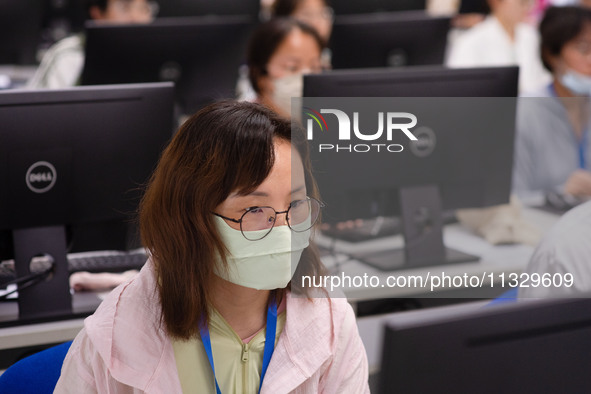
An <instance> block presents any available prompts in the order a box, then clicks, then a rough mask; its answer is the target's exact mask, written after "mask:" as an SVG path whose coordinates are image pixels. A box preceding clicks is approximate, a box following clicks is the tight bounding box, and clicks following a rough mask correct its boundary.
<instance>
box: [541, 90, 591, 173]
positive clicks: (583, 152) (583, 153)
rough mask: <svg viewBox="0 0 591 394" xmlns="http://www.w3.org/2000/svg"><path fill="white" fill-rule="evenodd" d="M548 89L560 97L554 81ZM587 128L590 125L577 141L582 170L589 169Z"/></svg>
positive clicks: (553, 94)
mask: <svg viewBox="0 0 591 394" xmlns="http://www.w3.org/2000/svg"><path fill="white" fill-rule="evenodd" d="M548 90H549V92H550V94H551V95H552V96H554V97H558V94H557V93H556V89H555V88H554V83H551V84H550V86H548ZM587 130H588V127H585V129H584V130H583V135H582V136H581V139H580V140H579V141H577V148H578V151H579V168H580V169H582V170H585V169H587V134H588V133H587Z"/></svg>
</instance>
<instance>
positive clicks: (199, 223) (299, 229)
mask: <svg viewBox="0 0 591 394" xmlns="http://www.w3.org/2000/svg"><path fill="white" fill-rule="evenodd" d="M317 198H318V191H317V188H316V185H315V182H314V179H313V177H312V172H311V165H310V159H309V155H308V146H307V140H306V139H305V131H304V130H303V129H301V128H297V127H296V128H293V127H292V125H291V121H290V120H288V119H285V118H284V117H281V116H279V115H277V114H276V113H274V112H273V111H271V110H269V109H268V108H266V107H264V106H262V105H260V104H256V103H249V102H237V101H223V102H218V103H215V104H212V105H210V106H208V107H206V108H204V109H202V110H201V111H200V112H198V113H197V114H195V115H193V116H192V117H191V118H189V119H188V120H187V121H186V122H185V123H184V124H183V125H182V126H181V128H180V130H179V131H178V132H177V133H176V135H175V137H174V138H173V140H172V141H171V143H170V145H169V146H168V147H167V148H166V149H165V151H164V152H163V155H162V157H161V159H160V162H159V164H158V166H157V168H156V170H155V172H154V174H153V176H152V178H151V180H150V182H149V185H148V187H147V190H146V193H145V195H144V197H143V199H142V202H141V204H140V212H139V221H140V231H141V237H142V241H143V243H144V245H145V246H146V247H147V249H148V250H149V252H150V255H151V257H150V259H149V260H148V262H147V263H146V264H145V266H144V267H143V269H142V270H141V271H140V273H139V274H138V275H137V276H136V277H135V278H133V279H131V280H129V281H128V282H127V283H125V284H123V285H121V286H119V287H118V288H116V289H115V290H113V292H111V293H110V294H109V296H108V297H107V298H106V299H105V300H104V301H103V303H102V304H101V306H100V307H99V308H98V309H97V311H96V312H95V314H94V315H93V316H91V317H89V318H88V319H86V320H85V323H84V329H83V330H82V331H81V332H80V333H79V334H78V336H77V337H76V339H75V340H74V342H73V344H72V346H71V347H70V349H69V352H68V354H67V356H66V359H65V362H64V365H63V367H62V373H61V376H60V379H59V381H58V384H57V387H56V390H55V392H56V393H76V394H80V393H97V392H98V393H107V392H109V393H124V392H125V393H131V392H134V393H136V392H137V393H139V392H142V393H143V392H145V393H257V392H260V393H287V392H293V393H355V394H357V393H369V386H368V365H367V356H366V353H365V350H364V347H363V343H362V342H361V339H360V337H359V333H358V330H357V325H356V322H355V316H354V313H353V310H352V308H351V306H350V305H349V304H348V303H347V300H346V299H344V298H328V294H327V292H326V291H324V290H323V289H314V288H310V287H308V288H306V287H304V286H305V285H303V282H302V280H300V279H299V278H301V277H302V276H310V277H314V278H317V277H319V276H321V275H323V274H324V268H323V266H322V263H321V261H320V259H319V257H318V253H317V250H316V249H315V246H314V243H313V242H312V241H311V240H310V239H309V238H310V232H311V231H312V228H313V226H314V225H315V223H316V221H317V218H318V216H319V212H320V209H321V208H322V206H323V205H322V203H321V202H320V201H319V200H318V199H317ZM294 272H295V274H294ZM292 275H293V278H292ZM318 279H320V278H318Z"/></svg>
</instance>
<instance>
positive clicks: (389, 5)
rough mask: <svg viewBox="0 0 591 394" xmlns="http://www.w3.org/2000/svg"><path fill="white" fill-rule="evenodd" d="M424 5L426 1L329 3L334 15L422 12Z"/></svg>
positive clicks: (340, 0) (352, 0)
mask: <svg viewBox="0 0 591 394" xmlns="http://www.w3.org/2000/svg"><path fill="white" fill-rule="evenodd" d="M426 5H427V1H426V0H396V1H392V0H364V1H360V0H334V1H331V2H330V6H331V7H332V8H333V9H334V12H335V14H336V15H344V14H367V13H372V12H394V11H408V10H424V9H425V7H426Z"/></svg>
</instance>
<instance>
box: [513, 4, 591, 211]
mask: <svg viewBox="0 0 591 394" xmlns="http://www.w3.org/2000/svg"><path fill="white" fill-rule="evenodd" d="M540 32H541V38H542V45H541V48H542V60H543V62H544V66H545V67H546V68H547V69H548V70H550V72H552V76H553V81H552V83H551V84H550V85H548V86H547V87H546V88H545V89H544V90H543V91H541V92H539V93H538V94H536V96H537V97H540V96H542V97H543V96H545V97H546V98H540V99H536V98H525V99H522V101H521V102H520V106H519V111H518V122H517V138H516V146H515V164H514V173H513V187H514V190H515V192H516V193H517V194H518V195H521V196H522V197H525V198H526V199H533V200H538V199H539V197H540V196H539V194H540V193H542V194H548V193H551V194H554V193H560V194H564V195H567V196H577V197H582V198H588V197H589V196H591V172H590V171H591V140H590V138H589V136H588V134H589V119H590V114H589V96H591V10H590V9H585V8H581V7H551V8H548V9H547V10H546V14H545V15H544V18H543V19H542V21H541V23H540ZM548 97H550V98H548ZM552 98H553V99H552Z"/></svg>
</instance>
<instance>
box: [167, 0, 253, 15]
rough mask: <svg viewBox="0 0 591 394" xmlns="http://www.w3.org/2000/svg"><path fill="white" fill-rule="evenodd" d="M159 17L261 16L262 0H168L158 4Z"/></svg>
mask: <svg viewBox="0 0 591 394" xmlns="http://www.w3.org/2000/svg"><path fill="white" fill-rule="evenodd" d="M158 8H159V12H158V16H159V17H170V16H202V15H249V16H250V17H251V18H253V19H256V18H258V16H259V12H260V8H261V1H260V0H217V1H211V0H166V1H161V2H159V3H158Z"/></svg>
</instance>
